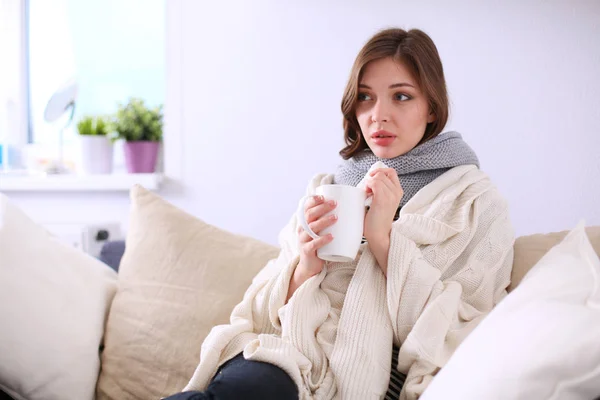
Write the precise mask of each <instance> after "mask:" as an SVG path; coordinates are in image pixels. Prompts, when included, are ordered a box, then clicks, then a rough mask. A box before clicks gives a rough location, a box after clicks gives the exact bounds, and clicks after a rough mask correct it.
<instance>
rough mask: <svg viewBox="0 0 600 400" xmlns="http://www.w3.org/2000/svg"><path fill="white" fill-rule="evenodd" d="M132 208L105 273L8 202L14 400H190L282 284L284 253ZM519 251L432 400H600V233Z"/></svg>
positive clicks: (139, 192) (525, 243) (149, 206)
mask: <svg viewBox="0 0 600 400" xmlns="http://www.w3.org/2000/svg"><path fill="white" fill-rule="evenodd" d="M130 200H131V207H130V215H129V224H128V231H127V236H126V241H125V242H121V243H109V244H107V245H105V247H104V248H103V251H102V254H101V257H100V260H99V259H94V258H93V257H90V256H88V255H86V254H84V253H82V252H80V251H79V250H76V249H73V248H71V247H69V246H67V245H65V244H63V243H62V242H61V241H60V240H58V239H57V238H55V237H54V236H52V234H51V233H49V232H47V231H45V230H44V228H43V227H41V226H40V225H38V224H36V223H35V222H33V221H32V220H31V219H29V218H28V217H27V215H25V213H24V212H23V211H21V210H20V209H19V208H18V207H17V206H16V205H15V204H13V203H11V201H10V199H9V198H8V197H6V196H4V195H2V194H0V289H1V290H0V304H2V306H1V309H0V316H1V317H2V318H1V321H2V322H3V329H2V333H0V390H1V391H2V393H4V394H3V395H4V396H7V397H6V398H13V399H18V400H42V399H43V400H54V399H60V400H70V399H78V400H88V399H94V398H96V399H99V400H104V399H114V400H117V399H118V400H127V399H144V400H145V399H159V398H161V397H164V396H168V395H170V394H172V393H175V392H177V391H180V390H181V389H182V388H183V387H184V386H185V384H186V383H187V381H188V379H189V378H190V376H191V375H192V373H193V371H194V369H195V367H196V366H197V364H198V361H199V355H200V348H201V344H202V341H203V339H204V337H205V336H206V335H207V334H208V332H209V331H210V329H211V328H212V327H213V326H215V325H218V324H223V323H227V322H228V316H229V314H230V312H231V310H232V309H233V307H234V306H235V305H236V304H237V303H238V302H239V301H240V300H241V299H242V297H243V294H244V291H245V289H246V288H247V287H248V286H249V285H250V284H251V283H252V282H253V281H255V280H260V279H264V277H265V276H268V275H269V274H272V273H273V271H268V270H266V269H265V265H266V264H267V261H268V260H270V259H272V258H274V257H276V256H277V254H278V248H277V247H275V246H272V245H269V244H266V243H263V242H261V241H259V240H256V239H254V238H252V237H247V236H243V235H238V234H234V233H231V232H228V231H225V230H223V229H220V228H218V227H216V226H213V225H210V224H207V223H205V222H204V221H202V220H201V219H199V218H197V217H194V216H192V215H190V214H188V213H186V212H185V211H183V210H180V209H178V208H177V207H175V206H174V205H172V204H170V203H169V202H167V201H166V200H164V199H162V198H161V197H160V196H159V195H157V194H156V193H152V192H150V191H148V190H146V189H144V188H143V187H141V186H139V185H138V186H135V187H133V188H132V189H131V192H130ZM514 250H515V252H514V254H515V256H514V265H513V272H512V282H511V284H510V287H509V288H508V295H507V296H506V297H505V299H504V300H503V301H502V302H501V303H500V304H499V305H498V306H497V307H496V308H495V309H494V310H493V311H492V313H490V314H489V315H488V316H487V317H486V318H485V319H484V320H483V322H482V323H481V324H480V325H479V326H478V327H477V328H476V329H475V330H474V331H473V332H472V333H471V334H470V335H469V337H467V339H466V340H465V341H464V342H463V344H461V346H460V347H459V348H458V350H457V351H456V352H455V354H454V355H453V356H452V357H451V358H450V361H449V362H448V364H447V365H446V366H445V367H444V368H443V369H442V370H441V371H440V373H439V374H438V375H436V377H435V378H434V380H433V381H432V383H431V385H430V388H428V389H427V390H426V391H425V393H424V395H423V396H422V397H423V398H424V399H426V400H431V399H433V400H435V399H438V398H440V399H441V398H443V399H486V400H489V399H503V400H506V399H547V398H554V399H562V398H564V399H589V400H592V399H595V398H598V397H600V259H599V258H598V254H600V226H588V227H586V226H584V223H583V222H582V223H580V224H578V225H577V226H575V227H565V230H564V231H561V232H553V233H540V234H535V235H528V236H523V237H519V238H517V240H516V241H515V246H514ZM103 261H105V262H103ZM107 264H112V267H111V266H109V265H107ZM117 271H118V272H117ZM556 349H560V351H558V350H556ZM1 398H2V397H0V399H1ZM350 400H352V399H350Z"/></svg>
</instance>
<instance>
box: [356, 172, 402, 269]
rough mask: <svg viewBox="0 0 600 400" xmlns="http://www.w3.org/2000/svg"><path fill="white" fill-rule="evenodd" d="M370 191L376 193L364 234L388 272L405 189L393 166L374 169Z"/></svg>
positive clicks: (382, 266) (370, 178)
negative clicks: (393, 238) (388, 260)
mask: <svg viewBox="0 0 600 400" xmlns="http://www.w3.org/2000/svg"><path fill="white" fill-rule="evenodd" d="M366 190H367V194H371V193H372V194H373V201H372V203H371V207H370V208H369V211H368V212H367V215H366V216H365V227H364V236H365V239H367V242H368V244H369V249H370V250H371V252H372V253H373V255H374V256H375V258H376V259H377V263H378V264H379V266H380V267H381V269H382V270H383V272H384V274H386V276H387V256H388V252H389V248H390V232H391V231H392V223H393V222H394V215H396V211H397V210H398V207H399V206H400V201H402V196H404V190H402V186H401V185H400V179H398V173H397V172H396V170H395V169H393V168H378V169H376V170H374V171H371V173H370V174H369V179H368V180H367V182H366Z"/></svg>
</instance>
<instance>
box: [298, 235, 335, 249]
mask: <svg viewBox="0 0 600 400" xmlns="http://www.w3.org/2000/svg"><path fill="white" fill-rule="evenodd" d="M332 240H333V236H332V235H331V233H329V234H327V235H324V236H321V237H320V238H318V239H314V240H312V241H311V242H309V243H306V244H305V245H304V247H305V249H306V252H307V253H313V252H315V251H317V250H319V249H320V248H321V247H323V246H325V245H326V244H327V243H329V242H331V241H332Z"/></svg>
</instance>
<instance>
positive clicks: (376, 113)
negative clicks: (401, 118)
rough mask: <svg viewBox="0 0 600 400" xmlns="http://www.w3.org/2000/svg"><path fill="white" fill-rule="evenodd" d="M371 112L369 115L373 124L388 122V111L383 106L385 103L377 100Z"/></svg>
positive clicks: (387, 107) (386, 106) (385, 106)
mask: <svg viewBox="0 0 600 400" xmlns="http://www.w3.org/2000/svg"><path fill="white" fill-rule="evenodd" d="M372 111H373V112H372V113H371V120H372V121H373V122H375V123H377V122H379V123H382V122H389V120H390V115H389V113H390V111H389V106H388V105H387V104H385V102H383V101H381V100H378V101H377V102H376V103H375V106H374V107H373V110H372Z"/></svg>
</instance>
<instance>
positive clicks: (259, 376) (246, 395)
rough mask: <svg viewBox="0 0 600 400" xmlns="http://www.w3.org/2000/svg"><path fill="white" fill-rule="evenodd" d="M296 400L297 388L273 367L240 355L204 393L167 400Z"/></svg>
mask: <svg viewBox="0 0 600 400" xmlns="http://www.w3.org/2000/svg"><path fill="white" fill-rule="evenodd" d="M209 399H210V400H233V399H235V400H238V399H246V400H254V399H256V400H288V399H289V400H292V399H293V400H296V399H298V388H297V387H296V384H295V383H294V381H293V380H292V378H290V376H289V375H288V374H287V373H286V372H285V371H283V370H282V369H281V368H279V367H276V366H275V365H273V364H268V363H263V362H258V361H248V360H246V359H244V356H243V355H242V354H241V353H240V354H238V355H237V356H235V357H234V358H232V359H231V360H229V361H227V362H226V363H225V364H223V365H222V366H221V368H219V370H218V371H217V374H216V375H215V376H214V378H213V379H212V381H211V382H210V384H209V385H208V387H207V388H206V390H205V391H204V392H196V391H194V392H182V393H177V394H174V395H173V396H169V397H167V398H166V399H165V400H209Z"/></svg>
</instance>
